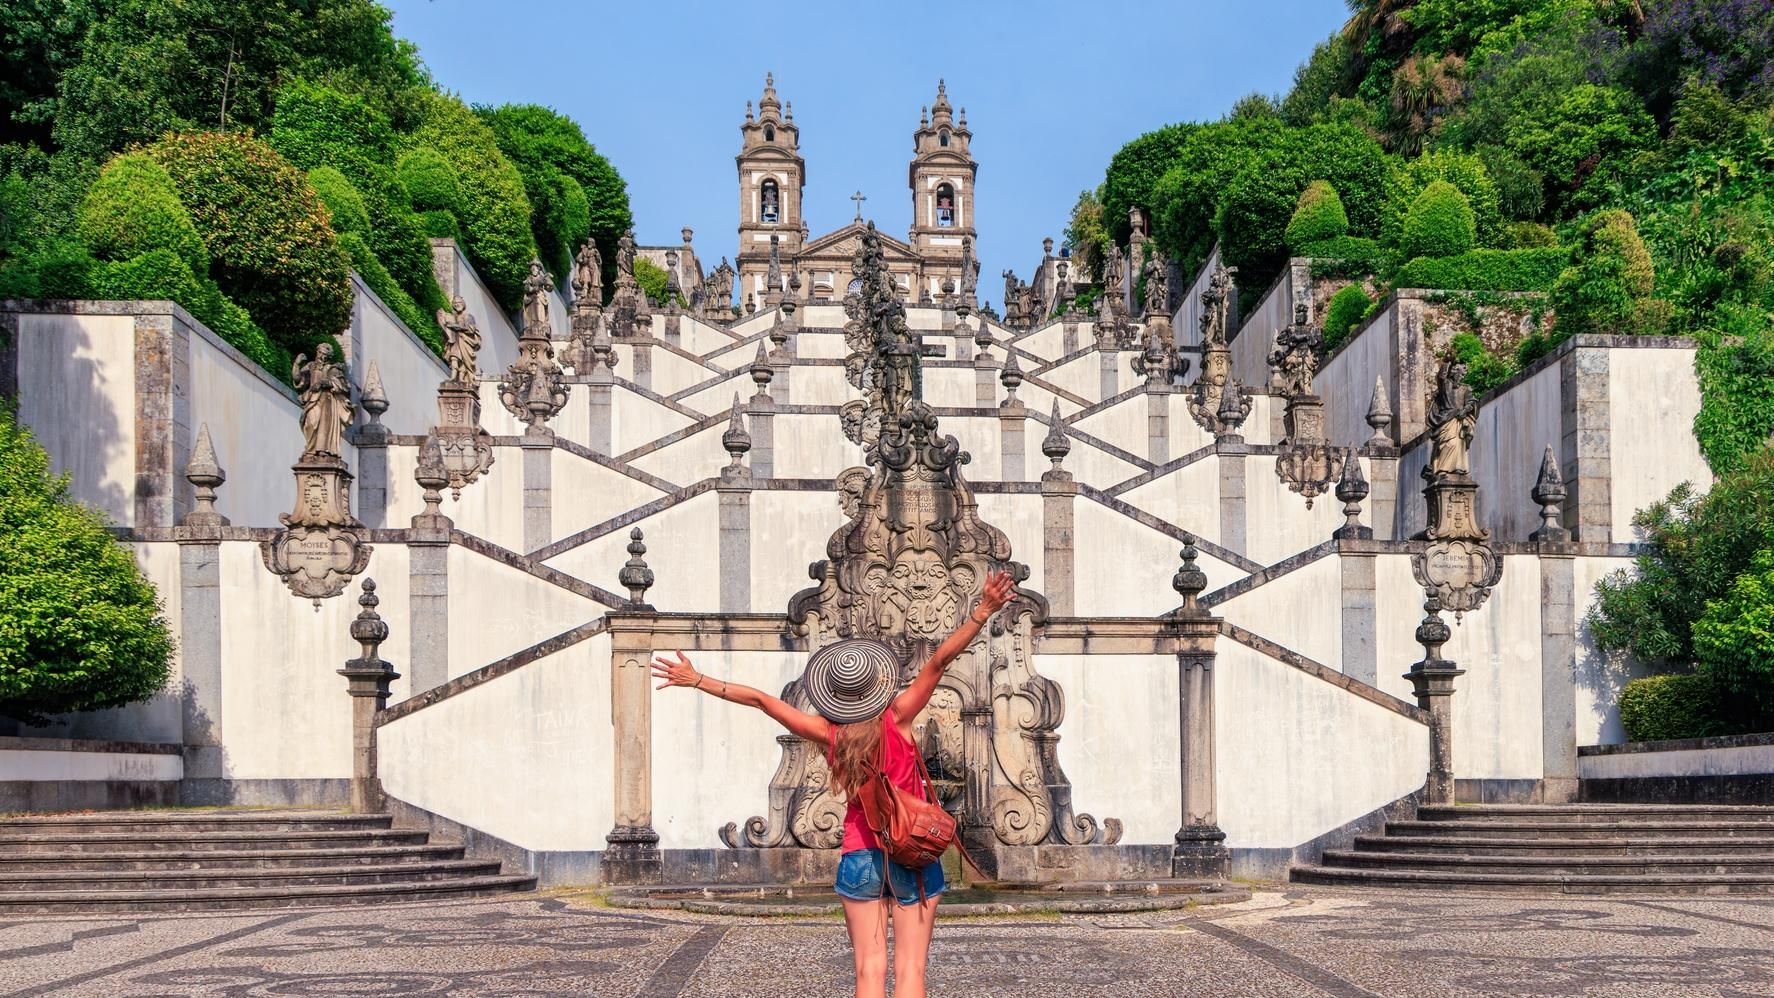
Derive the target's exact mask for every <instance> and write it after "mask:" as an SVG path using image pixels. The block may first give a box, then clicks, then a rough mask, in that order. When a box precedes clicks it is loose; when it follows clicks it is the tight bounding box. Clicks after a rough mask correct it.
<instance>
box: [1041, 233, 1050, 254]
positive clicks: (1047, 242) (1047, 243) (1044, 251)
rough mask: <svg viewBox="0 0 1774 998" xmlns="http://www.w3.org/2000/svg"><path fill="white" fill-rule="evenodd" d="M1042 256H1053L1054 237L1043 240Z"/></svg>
mask: <svg viewBox="0 0 1774 998" xmlns="http://www.w3.org/2000/svg"><path fill="white" fill-rule="evenodd" d="M1041 255H1042V256H1052V255H1053V237H1052V236H1047V237H1045V238H1043V239H1042V240H1041Z"/></svg>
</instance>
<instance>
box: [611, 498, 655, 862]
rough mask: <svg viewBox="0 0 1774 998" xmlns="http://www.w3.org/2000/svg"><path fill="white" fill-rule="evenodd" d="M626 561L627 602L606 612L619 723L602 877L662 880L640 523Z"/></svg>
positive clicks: (647, 573)
mask: <svg viewBox="0 0 1774 998" xmlns="http://www.w3.org/2000/svg"><path fill="white" fill-rule="evenodd" d="M628 537H629V541H628V561H627V562H626V563H625V564H624V565H623V566H622V571H621V572H620V573H618V575H617V578H618V580H619V581H620V582H621V583H622V585H623V587H624V588H625V589H627V590H628V602H627V604H626V605H624V606H622V607H620V608H619V609H615V610H611V611H610V612H609V613H608V614H607V615H606V617H605V620H606V621H607V622H608V625H609V630H610V719H611V722H612V724H613V725H614V727H615V737H614V752H613V753H612V754H611V764H612V765H613V766H614V767H615V769H614V772H613V774H612V775H613V779H612V781H611V782H612V784H613V785H614V787H615V794H616V800H615V803H616V823H615V826H614V827H612V828H611V829H610V834H608V835H606V836H604V841H605V842H607V843H608V844H609V848H608V849H606V850H605V851H604V858H603V871H602V872H603V877H604V882H605V883H612V884H633V883H649V882H657V881H658V879H659V875H660V868H661V861H660V856H659V833H658V832H656V831H654V830H653V683H652V675H653V673H652V669H651V667H650V665H649V663H650V662H651V661H652V657H653V628H654V626H655V624H656V622H657V620H658V613H657V612H656V611H655V610H654V609H653V606H652V604H650V603H648V602H647V601H646V600H647V590H648V589H650V588H652V585H653V570H652V569H651V568H648V567H647V562H646V560H645V559H644V557H643V556H644V555H645V554H646V553H647V545H646V544H645V543H643V538H642V536H641V528H639V527H636V528H634V529H633V530H631V531H629V533H628Z"/></svg>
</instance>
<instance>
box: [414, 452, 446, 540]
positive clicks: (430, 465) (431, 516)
mask: <svg viewBox="0 0 1774 998" xmlns="http://www.w3.org/2000/svg"><path fill="white" fill-rule="evenodd" d="M413 481H415V482H417V483H418V484H419V488H420V490H421V493H420V498H421V499H422V500H423V501H424V503H425V509H424V510H423V511H421V512H420V513H418V514H417V515H415V516H414V517H413V527H414V528H415V529H421V530H424V529H431V530H439V529H441V530H448V529H449V528H450V526H451V520H450V518H449V517H448V516H445V515H444V512H443V509H442V505H443V490H444V487H445V486H447V485H449V484H450V469H449V468H448V467H446V466H445V465H444V456H443V447H442V445H441V444H439V442H438V439H437V434H435V433H432V434H430V435H428V436H426V438H425V442H424V443H423V444H421V445H420V447H419V463H418V464H417V465H415V466H414V468H413Z"/></svg>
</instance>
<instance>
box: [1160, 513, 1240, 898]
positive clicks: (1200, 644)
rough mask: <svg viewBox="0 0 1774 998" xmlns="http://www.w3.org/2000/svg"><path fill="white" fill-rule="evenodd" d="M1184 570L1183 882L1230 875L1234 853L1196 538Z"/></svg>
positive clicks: (1180, 673)
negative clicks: (1217, 745)
mask: <svg viewBox="0 0 1774 998" xmlns="http://www.w3.org/2000/svg"><path fill="white" fill-rule="evenodd" d="M1182 556H1183V566H1182V568H1181V569H1180V570H1178V572H1177V573H1176V576H1175V578H1173V579H1172V580H1171V586H1172V588H1174V589H1176V591H1177V592H1178V593H1179V594H1181V595H1182V597H1183V605H1182V606H1181V607H1179V608H1178V609H1177V610H1176V612H1175V613H1173V614H1172V615H1171V617H1170V623H1171V626H1172V627H1173V628H1174V629H1175V633H1176V638H1177V725H1178V741H1177V744H1178V747H1179V749H1180V751H1181V759H1180V760H1179V766H1178V771H1179V773H1180V774H1181V777H1182V793H1181V798H1182V805H1183V807H1182V810H1183V814H1182V819H1183V820H1182V825H1181V826H1180V827H1179V828H1178V829H1177V833H1176V844H1175V845H1174V846H1172V849H1171V872H1170V875H1171V876H1173V877H1179V878H1190V879H1197V878H1203V877H1206V878H1212V879H1220V878H1223V877H1225V876H1226V872H1227V869H1228V867H1229V866H1230V865H1231V853H1230V852H1229V851H1228V850H1227V849H1226V833H1225V832H1224V831H1222V830H1221V829H1220V824H1219V804H1218V800H1219V798H1218V790H1217V788H1216V786H1215V774H1214V703H1213V667H1214V642H1215V639H1216V638H1217V637H1218V636H1219V620H1218V618H1216V617H1214V616H1213V614H1212V613H1210V612H1208V610H1207V609H1206V608H1204V607H1202V606H1201V604H1200V602H1199V601H1198V597H1199V596H1200V594H1201V591H1202V590H1203V589H1205V588H1206V587H1207V576H1206V574H1205V573H1203V572H1202V571H1201V569H1200V568H1198V567H1196V565H1195V559H1196V557H1197V555H1196V551H1195V538H1194V537H1192V536H1189V535H1184V538H1183V553H1182Z"/></svg>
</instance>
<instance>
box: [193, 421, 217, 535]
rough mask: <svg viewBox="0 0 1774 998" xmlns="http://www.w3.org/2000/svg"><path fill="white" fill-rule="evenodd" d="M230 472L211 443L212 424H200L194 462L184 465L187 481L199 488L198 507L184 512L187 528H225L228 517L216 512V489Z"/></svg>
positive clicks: (196, 496)
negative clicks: (220, 461) (210, 427)
mask: <svg viewBox="0 0 1774 998" xmlns="http://www.w3.org/2000/svg"><path fill="white" fill-rule="evenodd" d="M227 480H228V475H227V473H226V472H224V471H223V470H222V466H221V464H219V463H218V462H217V461H216V448H215V445H214V444H212V443H210V439H209V424H208V423H202V424H200V425H199V426H198V427H197V443H196V445H195V446H193V447H192V448H191V462H190V463H189V464H187V465H185V481H187V482H190V483H191V486H192V488H194V489H195V490H196V495H195V496H194V497H193V498H194V499H195V500H196V502H197V508H196V509H194V510H192V511H191V512H189V513H186V514H185V522H184V525H185V526H187V527H226V526H227V525H228V518H227V517H225V516H223V515H222V514H221V513H218V512H216V489H217V488H218V487H219V486H220V485H221V484H222V483H223V482H225V481H227Z"/></svg>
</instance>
